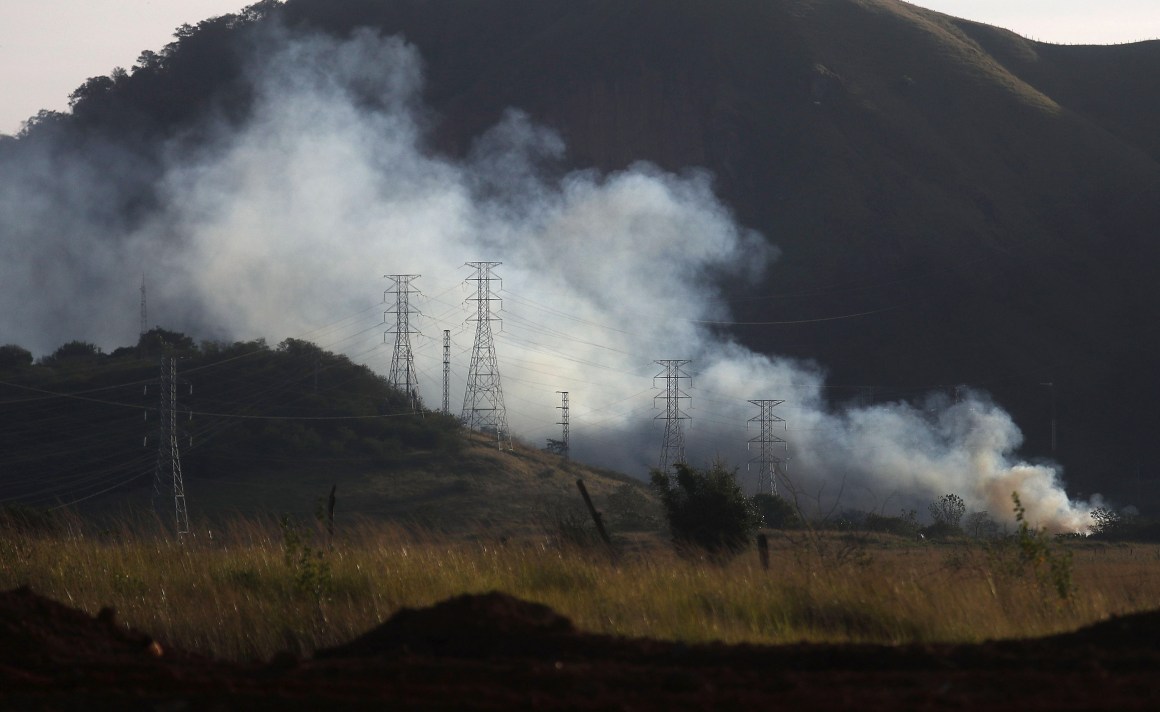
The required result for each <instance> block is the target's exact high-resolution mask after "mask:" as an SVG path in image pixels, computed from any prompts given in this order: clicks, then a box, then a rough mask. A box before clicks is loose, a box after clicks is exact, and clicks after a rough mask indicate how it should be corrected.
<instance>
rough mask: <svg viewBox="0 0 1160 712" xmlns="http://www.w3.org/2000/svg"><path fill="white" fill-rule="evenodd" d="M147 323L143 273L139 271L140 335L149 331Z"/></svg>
mask: <svg viewBox="0 0 1160 712" xmlns="http://www.w3.org/2000/svg"><path fill="white" fill-rule="evenodd" d="M148 323H149V319H148V318H147V317H146V312H145V273H144V272H142V273H141V333H140V336H144V335H145V332H146V331H149V326H148Z"/></svg>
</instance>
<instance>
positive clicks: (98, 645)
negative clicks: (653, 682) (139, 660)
mask: <svg viewBox="0 0 1160 712" xmlns="http://www.w3.org/2000/svg"><path fill="white" fill-rule="evenodd" d="M162 652H163V651H162V648H161V646H160V644H158V643H157V642H156V641H154V640H153V639H152V638H150V637H149V636H148V635H146V634H144V633H142V632H140V631H136V630H133V629H131V628H127V627H124V626H121V625H119V624H117V622H116V615H115V614H114V612H113V609H111V608H104V609H102V610H101V611H100V613H98V614H97V615H96V616H95V617H94V616H90V615H89V614H87V613H85V612H84V611H79V610H77V609H75V608H69V607H68V606H64V605H61V604H59V603H57V602H56V601H53V600H50V599H48V598H45V597H43V596H38V595H37V594H35V593H33V592H32V591H31V590H29V589H28V588H27V587H21V588H17V589H13V590H11V591H5V592H2V593H0V662H3V663H15V662H21V663H23V664H27V663H30V662H32V663H36V662H50V661H58V662H59V661H61V660H71V659H90V660H92V659H96V660H100V659H106V660H107V659H111V658H123V657H126V656H129V657H157V656H160V655H161V654H162Z"/></svg>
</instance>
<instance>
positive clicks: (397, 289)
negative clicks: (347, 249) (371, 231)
mask: <svg viewBox="0 0 1160 712" xmlns="http://www.w3.org/2000/svg"><path fill="white" fill-rule="evenodd" d="M383 276H384V277H386V278H387V279H389V280H391V281H392V282H394V284H393V285H392V287H391V289H388V290H387V291H385V292H383V301H384V302H385V301H386V300H387V295H388V294H394V295H395V308H394V309H388V310H387V311H385V312H383V320H384V321H386V316H387V314H394V315H395V328H394V329H393V330H391V329H388V330H387V331H386V332H385V333H384V334H383V343H386V340H387V334H394V335H395V350H394V352H393V353H392V354H391V373H390V375H389V376H388V377H387V382H388V383H390V384H391V385H392V386H394V387H395V388H397V389H398V390H400V391H402V392H403V393H405V394H407V403H408V405H409V406H410V408H411V410H412V411H417V410H419V403H420V402H419V376H418V374H416V373H415V357H414V355H413V354H412V353H411V334H417V333H419V332H417V331H411V295H412V294H414V293H415V291H416V290H413V289H411V280H413V279H418V278H419V277H420V276H421V275H417V274H386V275H383Z"/></svg>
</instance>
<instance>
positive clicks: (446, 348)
mask: <svg viewBox="0 0 1160 712" xmlns="http://www.w3.org/2000/svg"><path fill="white" fill-rule="evenodd" d="M450 414H451V330H450V329H444V330H443V415H450Z"/></svg>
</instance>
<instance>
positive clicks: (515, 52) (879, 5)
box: [0, 0, 1160, 493]
mask: <svg viewBox="0 0 1160 712" xmlns="http://www.w3.org/2000/svg"><path fill="white" fill-rule="evenodd" d="M276 24H277V25H279V26H282V27H287V28H290V29H291V31H293V32H300V33H305V32H324V33H329V34H332V35H337V36H346V35H348V34H349V33H351V32H352V31H354V30H355V29H356V28H360V27H369V28H373V29H374V30H376V31H378V32H381V33H384V34H401V35H403V36H404V37H405V38H406V39H407V41H408V42H410V43H413V45H414V46H415V47H416V48H417V49H418V51H419V53H420V54H421V56H422V61H423V74H424V79H425V83H424V90H423V92H424V100H425V101H426V104H427V105H428V107H429V115H428V116H427V118H428V120H429V126H427V127H425V128H426V129H427V130H428V131H429V133H430V142H429V143H430V150H431V151H434V152H437V153H442V154H445V155H448V156H462V155H464V154H466V153H467V152H468V151H469V150H470V148H471V146H472V145H473V142H474V141H475V139H476V138H477V137H478V136H479V135H480V133H481V132H482V131H483V130H485V129H486V128H488V127H491V126H493V125H495V124H496V122H497V121H498V120H499V118H500V117H501V116H502V115H503V112H504V111H505V110H507V109H508V108H512V107H514V108H518V109H521V110H522V111H524V112H526V113H527V114H528V115H529V116H530V117H531V118H532V119H533V120H534V121H536V122H537V123H539V124H542V125H545V126H548V127H550V128H552V129H554V130H555V131H557V132H559V134H560V136H561V137H562V138H563V139H564V141H565V143H566V144H567V147H568V149H567V158H566V162H567V164H568V167H574V168H597V169H602V170H613V169H619V168H623V167H625V166H627V165H630V164H632V163H633V162H634V161H638V160H648V161H651V162H653V163H654V164H656V165H658V166H660V167H661V168H663V169H666V170H671V171H683V170H686V169H688V168H691V167H700V168H704V169H707V170H708V171H711V172H712V174H713V176H714V177H715V181H716V182H715V188H716V190H717V191H718V192H719V194H720V195H721V196H722V198H723V199H724V200H725V201H726V202H727V203H728V205H729V206H730V207H731V208H732V209H733V210H734V211H735V212H736V215H737V217H738V218H739V220H740V221H741V222H742V223H744V224H745V225H746V226H749V227H752V228H755V229H757V230H760V231H761V232H762V233H763V234H764V235H765V236H767V237H768V239H769V240H770V241H772V242H773V243H775V244H776V245H777V247H778V248H779V250H780V255H781V256H780V259H779V261H778V263H777V265H776V266H775V268H774V269H772V270H770V272H769V274H768V277H767V280H766V282H765V283H764V284H762V285H761V286H760V287H759V288H758V289H746V290H744V292H742V291H741V290H740V289H735V290H734V292H733V293H731V294H730V297H731V299H732V302H733V307H734V319H735V321H737V322H740V324H738V325H734V326H733V327H731V329H730V332H729V333H730V334H731V335H733V336H735V337H737V338H739V339H741V340H742V341H743V342H744V343H745V344H746V345H748V346H750V347H753V348H755V349H758V350H760V351H763V352H766V353H779V354H785V355H789V356H795V357H801V358H808V359H814V360H816V361H817V362H819V363H821V364H823V365H824V366H825V367H826V368H828V369H829V371H830V373H831V383H832V384H834V386H833V387H832V388H831V391H830V394H831V395H832V396H833V397H834V398H835V399H844V398H855V397H857V396H859V394H861V395H863V396H865V397H869V398H872V399H893V398H907V397H910V396H912V395H914V394H917V393H921V392H924V391H927V390H930V389H933V388H953V387H954V386H956V385H958V384H966V385H970V386H974V387H978V388H981V389H985V390H987V391H989V392H991V393H992V394H993V395H994V396H995V398H996V400H997V401H998V402H1000V403H1001V404H1003V406H1004V407H1006V408H1008V409H1009V410H1010V411H1011V412H1012V413H1013V415H1014V417H1015V420H1016V422H1018V423H1019V425H1020V427H1021V428H1022V430H1023V432H1024V433H1025V435H1026V445H1025V447H1024V451H1025V454H1026V455H1027V456H1030V457H1033V458H1034V457H1040V456H1042V457H1053V458H1055V459H1056V460H1058V461H1059V462H1061V463H1062V464H1063V466H1064V468H1065V470H1066V472H1067V478H1068V482H1069V485H1071V487H1072V488H1073V489H1074V490H1080V491H1084V492H1089V493H1090V492H1092V491H1094V490H1101V491H1104V492H1108V491H1111V492H1113V493H1115V492H1116V491H1117V488H1119V491H1130V490H1133V488H1136V487H1137V486H1138V484H1139V482H1140V481H1141V480H1143V481H1145V482H1147V481H1149V480H1150V479H1154V478H1157V477H1160V472H1155V471H1154V470H1155V467H1154V466H1153V465H1151V464H1150V463H1151V462H1152V460H1153V458H1151V457H1150V454H1151V450H1152V441H1153V439H1154V433H1155V432H1156V431H1157V430H1158V429H1160V410H1157V409H1156V408H1155V407H1154V406H1153V401H1154V400H1155V398H1156V396H1157V395H1158V394H1160V371H1157V369H1155V368H1154V367H1153V363H1154V362H1155V361H1156V358H1157V356H1158V355H1160V330H1158V329H1156V322H1157V314H1160V241H1157V240H1156V226H1157V225H1160V133H1158V132H1157V130H1156V127H1157V126H1158V125H1160V42H1145V43H1139V44H1132V45H1122V46H1115V47H1079V46H1076V47H1069V46H1054V45H1045V44H1041V43H1036V42H1032V41H1029V40H1026V39H1024V38H1021V37H1018V36H1016V35H1014V34H1012V33H1010V32H1007V31H1005V30H1002V29H999V28H994V27H989V26H984V25H979V24H976V23H971V22H966V21H962V20H958V19H955V18H951V17H948V16H945V15H941V14H939V13H935V12H930V11H926V10H922V9H920V8H917V7H915V6H913V5H910V4H907V3H903V2H899V1H897V0H723V1H713V2H710V1H709V0H325V1H324V0H287V2H285V3H281V4H280V3H276V2H263V3H259V4H258V5H255V6H253V7H252V8H250V9H249V10H247V11H245V12H244V13H241V14H240V15H237V16H226V17H220V18H213V19H210V20H207V21H204V22H201V23H198V24H197V25H189V26H184V27H182V28H180V29H179V30H178V32H177V35H176V38H175V41H174V42H173V43H172V44H170V45H169V46H167V47H166V48H164V49H163V50H162V51H159V52H156V53H151V52H146V53H143V54H142V55H141V58H140V60H139V61H138V64H137V65H136V66H135V67H133V68H131V69H130V70H127V71H126V70H118V71H116V72H114V73H112V74H111V75H110V76H108V77H98V78H94V79H91V80H89V81H88V82H86V83H85V84H84V85H83V86H82V87H80V88H79V89H78V90H77V92H76V93H75V94H74V95H73V107H72V112H71V114H70V115H58V114H51V113H50V114H42V115H41V116H39V117H37V118H36V119H35V120H33V121H32V122H31V124H30V125H29V127H28V129H27V130H26V131H25V132H24V133H23V134H22V135H21V136H19V137H16V138H11V139H7V140H4V141H0V166H3V165H5V164H7V165H16V164H17V162H18V160H21V159H23V158H24V157H27V156H31V155H35V156H37V157H39V158H40V159H42V160H44V161H47V162H49V163H51V162H52V161H54V160H56V157H59V156H62V155H69V156H73V157H76V156H83V157H86V158H85V160H87V161H89V163H90V164H91V166H92V171H93V173H94V174H97V175H100V176H101V181H102V183H101V186H102V191H103V193H102V195H103V196H105V200H104V202H103V203H102V213H101V215H100V216H99V217H100V218H101V219H103V220H107V221H109V222H116V223H118V224H124V226H125V227H126V229H131V228H132V226H133V225H135V224H140V223H141V222H144V221H147V220H148V219H149V218H150V216H151V209H152V207H153V206H154V204H155V201H156V198H157V195H156V192H155V191H156V190H157V183H158V180H159V178H160V177H161V171H162V164H163V160H164V157H166V156H170V155H174V152H175V151H177V150H179V149H181V148H186V149H188V148H189V147H190V146H197V145H198V142H199V141H200V140H201V138H202V136H203V133H202V132H203V130H204V127H205V125H206V123H207V120H208V119H209V118H210V117H212V118H213V119H214V120H215V121H217V122H224V123H226V124H229V123H230V122H234V123H241V122H243V121H244V120H245V119H246V117H247V116H248V112H249V111H250V109H251V107H252V105H253V102H254V96H253V95H252V93H251V91H252V90H251V85H250V84H248V83H247V82H246V81H245V72H246V58H247V56H249V53H250V52H251V50H252V48H253V47H254V46H255V45H256V44H258V43H259V41H260V38H262V37H269V36H270V33H271V28H272V27H273V26H274V25H276ZM110 147H115V149H116V150H117V151H119V152H121V153H122V154H124V155H128V156H131V160H132V165H133V167H134V170H132V171H120V172H116V173H105V172H103V171H102V170H101V167H102V165H103V163H102V161H104V160H105V157H106V156H107V155H108V153H109V151H110V150H111V149H110ZM44 183H45V184H44V186H43V192H44V194H45V195H46V196H48V197H51V196H52V195H53V192H54V191H57V190H61V191H63V190H64V188H62V187H60V186H58V185H57V184H56V183H55V182H54V181H53V180H52V179H46V180H45V181H44ZM9 229H13V228H9ZM20 229H25V228H20ZM724 281H725V282H726V283H731V280H729V279H725V280H724ZM746 324H748V325H746ZM1046 384H1050V385H1046ZM842 388H845V390H842ZM374 427H386V426H385V425H376V426H374ZM1053 433H1054V435H1053Z"/></svg>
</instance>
